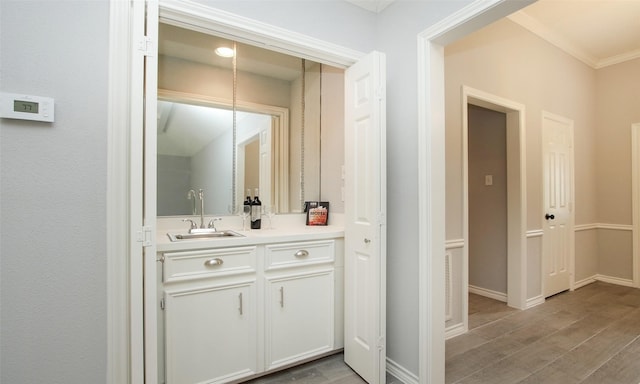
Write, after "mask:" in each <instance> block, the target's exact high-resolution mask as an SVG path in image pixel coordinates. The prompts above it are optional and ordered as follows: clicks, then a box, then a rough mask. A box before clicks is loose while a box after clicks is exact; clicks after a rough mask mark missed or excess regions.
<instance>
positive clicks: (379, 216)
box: [344, 52, 387, 384]
mask: <svg viewBox="0 0 640 384" xmlns="http://www.w3.org/2000/svg"><path fill="white" fill-rule="evenodd" d="M384 85H385V56H384V55H383V54H382V53H379V52H372V53H370V54H368V55H367V56H366V57H364V58H363V59H362V60H360V61H359V62H358V63H356V64H354V65H353V66H351V67H350V68H349V69H347V71H346V73H345V189H346V198H345V254H344V257H345V324H344V326H345V341H344V356H345V357H344V358H345V362H346V363H347V364H349V366H351V368H353V370H355V371H356V372H357V373H358V374H359V375H360V376H362V378H364V379H365V380H366V381H367V382H368V383H372V384H373V383H375V384H381V383H384V382H385V370H386V364H385V363H386V346H385V344H386V343H385V334H386V333H385V332H386V331H385V328H386V318H385V316H386V301H385V300H386V247H387V245H386V225H385V215H386V145H385V143H386V133H385V132H386V131H385V90H384Z"/></svg>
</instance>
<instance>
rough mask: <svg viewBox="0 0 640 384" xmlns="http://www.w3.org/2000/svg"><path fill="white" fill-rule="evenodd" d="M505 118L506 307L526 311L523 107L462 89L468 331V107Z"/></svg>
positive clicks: (464, 256) (525, 201)
mask: <svg viewBox="0 0 640 384" xmlns="http://www.w3.org/2000/svg"><path fill="white" fill-rule="evenodd" d="M469 104H472V105H475V106H478V107H482V108H486V109H490V110H493V111H496V112H501V113H504V114H505V115H506V123H507V126H506V137H507V141H506V144H505V145H506V150H507V159H506V160H507V202H506V203H507V292H506V293H507V305H508V306H510V307H513V308H517V309H525V308H527V166H526V159H527V157H526V148H527V140H526V129H525V121H526V120H525V106H524V104H520V103H517V102H515V101H511V100H507V99H505V98H502V97H499V96H496V95H492V94H490V93H487V92H483V91H480V90H478V89H474V88H471V87H468V86H463V87H462V183H463V187H462V189H463V195H462V196H463V197H462V198H463V203H462V205H463V208H462V237H463V239H464V246H463V250H462V257H463V261H462V265H463V281H462V284H463V287H464V289H463V292H464V294H463V309H462V310H463V314H462V316H463V317H462V318H463V325H464V330H465V331H467V330H468V295H467V293H468V292H469V247H470V244H469V119H468V105H469Z"/></svg>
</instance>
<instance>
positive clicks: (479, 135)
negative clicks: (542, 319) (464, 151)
mask: <svg viewBox="0 0 640 384" xmlns="http://www.w3.org/2000/svg"><path fill="white" fill-rule="evenodd" d="M468 121H469V134H468V140H469V145H468V148H469V149H468V151H469V159H468V162H469V285H472V286H475V287H478V288H484V289H489V290H491V291H494V292H500V293H504V294H505V295H506V294H507V146H506V143H507V115H505V114H504V113H501V112H496V111H491V110H489V109H485V108H481V107H476V106H474V105H469V120H468ZM486 175H491V176H492V178H493V184H492V185H485V176H486Z"/></svg>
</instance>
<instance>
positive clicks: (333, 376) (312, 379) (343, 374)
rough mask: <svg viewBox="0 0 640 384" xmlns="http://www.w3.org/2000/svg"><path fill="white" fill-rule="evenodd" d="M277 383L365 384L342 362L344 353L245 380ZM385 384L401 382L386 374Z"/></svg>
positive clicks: (248, 383)
mask: <svg viewBox="0 0 640 384" xmlns="http://www.w3.org/2000/svg"><path fill="white" fill-rule="evenodd" d="M278 383H300V384H362V383H365V384H366V381H364V380H363V379H362V378H361V377H360V376H358V375H357V374H356V373H355V372H354V371H353V370H352V369H351V368H349V366H348V365H347V364H345V363H344V355H343V354H342V353H338V354H335V355H331V356H327V357H325V358H322V359H319V360H315V361H312V362H310V363H307V364H303V365H299V366H297V367H293V368H289V369H286V370H284V371H280V372H276V373H272V374H270V375H267V376H263V377H260V378H257V379H253V380H251V381H247V382H245V384H278ZM387 384H402V382H401V381H399V380H398V379H396V378H395V377H393V376H391V375H389V374H387Z"/></svg>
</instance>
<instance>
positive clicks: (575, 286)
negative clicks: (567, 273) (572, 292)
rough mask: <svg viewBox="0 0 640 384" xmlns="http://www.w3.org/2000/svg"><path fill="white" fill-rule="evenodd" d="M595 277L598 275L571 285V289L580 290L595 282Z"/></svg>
mask: <svg viewBox="0 0 640 384" xmlns="http://www.w3.org/2000/svg"><path fill="white" fill-rule="evenodd" d="M596 276H598V275H593V276H591V277H587V278H586V279H582V280H580V281H576V282H575V283H573V289H578V288H582V287H584V286H585V285H589V284H591V283H595V282H596Z"/></svg>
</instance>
